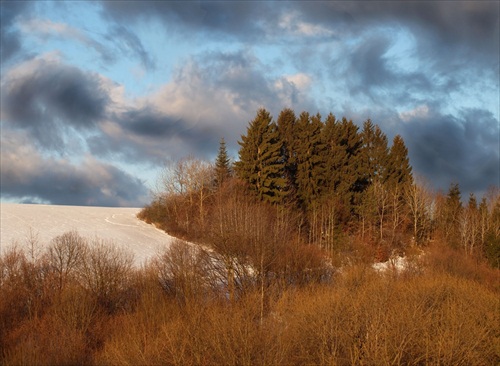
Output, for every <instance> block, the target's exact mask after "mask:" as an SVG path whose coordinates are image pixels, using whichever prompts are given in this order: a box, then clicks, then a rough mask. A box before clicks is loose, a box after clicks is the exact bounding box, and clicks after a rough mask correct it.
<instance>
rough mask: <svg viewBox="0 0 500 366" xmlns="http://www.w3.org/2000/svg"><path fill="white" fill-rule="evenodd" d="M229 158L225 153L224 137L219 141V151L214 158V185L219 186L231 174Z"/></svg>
mask: <svg viewBox="0 0 500 366" xmlns="http://www.w3.org/2000/svg"><path fill="white" fill-rule="evenodd" d="M230 163H231V160H230V159H229V156H228V155H227V149H226V142H225V141H224V137H223V138H221V140H220V142H219V153H218V154H217V158H216V159H215V185H216V186H217V187H219V188H220V187H221V186H222V184H223V183H224V182H225V181H226V180H227V179H228V178H229V177H230V176H231V164H230Z"/></svg>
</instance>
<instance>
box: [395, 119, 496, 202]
mask: <svg viewBox="0 0 500 366" xmlns="http://www.w3.org/2000/svg"><path fill="white" fill-rule="evenodd" d="M402 134H403V136H404V138H405V141H406V144H407V145H408V149H409V154H410V158H411V163H412V165H413V168H414V171H416V172H418V173H420V174H423V175H425V176H427V177H429V179H431V180H432V181H433V183H434V185H435V186H436V187H438V188H440V189H442V190H444V191H446V190H447V188H448V187H449V185H450V183H452V182H458V183H459V184H460V187H461V189H462V192H475V193H478V192H483V193H484V191H485V190H486V189H487V188H488V187H490V186H492V185H496V186H498V185H500V155H499V154H500V152H499V151H500V135H499V129H498V121H497V120H496V119H495V117H494V116H493V115H492V114H491V112H488V111H485V110H478V109H467V110H463V111H462V113H461V114H460V116H459V117H458V118H457V117H453V116H450V115H443V114H440V113H437V112H435V113H431V114H429V115H428V116H425V117H419V118H415V119H413V120H411V121H408V122H407V123H406V124H404V127H403V133H402Z"/></svg>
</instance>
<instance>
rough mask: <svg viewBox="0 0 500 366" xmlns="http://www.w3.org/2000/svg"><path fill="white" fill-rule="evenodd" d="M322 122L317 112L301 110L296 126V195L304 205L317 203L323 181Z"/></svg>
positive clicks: (323, 147)
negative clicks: (313, 114)
mask: <svg viewBox="0 0 500 366" xmlns="http://www.w3.org/2000/svg"><path fill="white" fill-rule="evenodd" d="M322 127H323V124H322V122H321V116H320V115H319V114H317V115H315V116H312V117H310V116H309V113H307V112H302V113H301V115H300V116H299V119H298V121H297V126H296V130H297V133H296V136H297V139H296V144H295V152H296V154H297V156H296V161H297V178H296V182H297V196H298V199H299V201H300V202H301V203H302V205H303V206H304V207H309V206H311V205H312V204H314V203H317V201H318V200H319V197H320V195H321V191H322V188H323V185H324V181H325V164H324V160H323V157H324V155H325V154H324V150H325V144H324V143H323V141H322V139H321V130H322Z"/></svg>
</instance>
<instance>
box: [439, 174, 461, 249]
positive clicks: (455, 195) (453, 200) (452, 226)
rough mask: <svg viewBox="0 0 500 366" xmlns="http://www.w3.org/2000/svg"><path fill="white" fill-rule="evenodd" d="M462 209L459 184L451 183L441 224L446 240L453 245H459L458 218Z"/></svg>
mask: <svg viewBox="0 0 500 366" xmlns="http://www.w3.org/2000/svg"><path fill="white" fill-rule="evenodd" d="M462 209H463V207H462V202H461V193H460V186H459V185H458V183H452V184H451V185H450V189H449V190H448V194H447V196H446V200H445V207H444V212H443V217H442V220H443V223H442V226H443V229H444V236H445V239H446V241H447V242H448V244H450V245H451V246H454V247H457V246H458V245H459V233H460V230H459V223H460V221H459V220H460V215H461V213H462Z"/></svg>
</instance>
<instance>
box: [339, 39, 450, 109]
mask: <svg viewBox="0 0 500 366" xmlns="http://www.w3.org/2000/svg"><path fill="white" fill-rule="evenodd" d="M390 47H391V41H390V40H389V39H388V38H387V37H386V36H371V37H368V38H367V39H365V40H364V41H363V42H362V43H361V44H359V45H358V46H357V47H355V48H354V49H353V50H352V52H351V53H350V54H349V55H347V56H346V58H345V59H344V60H341V61H340V62H339V64H340V65H342V64H344V70H343V72H342V79H343V80H345V82H346V84H347V87H348V90H349V92H350V94H351V95H354V96H355V95H359V94H363V95H366V96H368V97H370V98H371V100H372V101H373V100H379V99H380V97H383V98H387V97H390V98H395V99H401V100H404V101H405V102H410V101H411V100H410V99H412V98H415V96H414V95H413V94H414V93H419V92H425V94H426V96H427V97H428V96H429V93H431V92H432V93H433V94H436V93H437V92H442V90H443V86H442V85H438V84H436V83H433V82H432V81H431V80H430V79H429V77H428V76H427V75H425V74H424V73H421V72H404V71H400V70H397V69H395V68H394V66H392V65H391V64H390V62H391V60H390V59H389V58H388V57H387V56H386V53H387V52H388V50H389V48H390ZM335 72H338V70H335ZM334 77H335V74H333V75H332V78H334ZM446 87H449V85H446Z"/></svg>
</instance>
